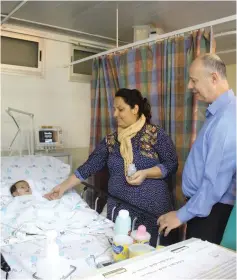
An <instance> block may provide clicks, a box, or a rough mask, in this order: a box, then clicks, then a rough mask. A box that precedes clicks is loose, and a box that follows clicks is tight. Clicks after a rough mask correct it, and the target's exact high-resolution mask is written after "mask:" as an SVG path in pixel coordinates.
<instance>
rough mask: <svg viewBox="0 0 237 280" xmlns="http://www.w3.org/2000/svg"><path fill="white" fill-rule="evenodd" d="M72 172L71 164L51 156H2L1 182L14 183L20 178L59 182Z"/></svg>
mask: <svg viewBox="0 0 237 280" xmlns="http://www.w3.org/2000/svg"><path fill="white" fill-rule="evenodd" d="M69 174H70V166H69V165H68V164H65V163H63V162H62V161H60V160H58V159H56V158H54V157H50V156H40V155H38V156H37V155H36V156H23V157H15V156H14V157H2V158H1V182H6V183H8V184H14V183H15V182H16V181H19V180H26V179H32V180H37V181H39V180H40V181H47V180H50V181H53V182H54V183H55V184H59V183H61V182H62V181H64V180H65V179H66V178H67V177H68V176H69Z"/></svg>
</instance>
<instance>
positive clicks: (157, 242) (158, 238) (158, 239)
mask: <svg viewBox="0 0 237 280" xmlns="http://www.w3.org/2000/svg"><path fill="white" fill-rule="evenodd" d="M160 236H161V233H159V232H158V236H157V241H156V248H157V247H158V246H159V245H160Z"/></svg>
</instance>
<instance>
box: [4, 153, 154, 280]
mask: <svg viewBox="0 0 237 280" xmlns="http://www.w3.org/2000/svg"><path fill="white" fill-rule="evenodd" d="M69 174H70V166H69V165H67V164H65V163H63V162H61V161H59V160H58V159H56V158H54V157H50V156H39V155H38V156H23V157H2V158H1V196H0V206H1V212H2V214H3V216H4V215H5V213H6V211H7V210H8V208H9V206H12V204H13V200H15V201H16V198H12V196H11V195H10V192H9V188H10V186H11V185H12V184H13V183H15V182H16V181H18V180H24V179H27V180H28V181H29V180H30V182H31V181H32V182H37V184H36V185H35V186H36V187H37V189H38V191H39V192H40V193H42V194H44V193H47V192H49V191H50V190H51V189H52V188H53V187H54V186H55V185H57V184H59V183H60V182H62V181H64V180H65V179H66V178H67V177H68V175H69ZM92 182H93V180H89V181H87V182H83V184H84V189H83V190H82V192H81V194H80V195H79V194H78V193H77V192H76V191H75V190H71V191H69V192H67V194H65V195H64V196H63V198H62V199H61V200H60V204H58V205H54V206H53V207H52V208H53V209H51V208H50V209H43V210H42V209H41V210H40V211H39V210H37V211H38V212H37V214H38V216H37V218H35V217H33V216H31V215H32V214H30V216H29V218H28V216H27V215H25V216H23V215H20V216H19V215H18V216H17V215H16V216H13V217H11V220H8V221H7V222H6V221H3V222H2V223H1V233H2V234H1V253H2V254H3V255H4V258H5V259H6V261H7V263H8V264H9V265H10V267H11V272H10V273H9V279H32V278H33V275H34V276H36V274H35V273H36V263H37V261H38V260H39V259H40V258H42V257H44V256H45V243H46V239H45V235H44V233H45V231H47V230H48V229H56V230H57V232H58V238H57V243H58V244H59V247H60V255H62V256H64V257H65V258H67V259H68V260H69V261H70V262H71V265H72V266H73V267H75V268H76V270H75V271H74V272H73V276H78V277H83V275H85V274H87V273H88V271H92V270H94V269H97V268H99V267H101V263H109V262H111V261H112V252H111V239H112V236H113V221H114V212H115V210H116V209H114V211H113V214H112V221H110V220H108V219H106V218H105V217H103V216H102V215H99V213H98V212H101V209H99V207H98V205H99V203H100V202H101V201H102V202H103V203H106V200H107V197H109V196H110V197H112V198H113V199H115V200H116V201H117V207H118V208H119V206H120V205H121V204H128V202H125V201H123V200H121V199H118V198H117V197H113V196H111V195H110V194H109V193H108V192H106V191H104V190H102V189H101V186H99V187H98V186H96V185H95V184H92ZM89 191H92V192H93V195H94V197H95V200H94V203H93V205H90V206H91V207H92V209H91V208H90V207H89V206H88V204H87V203H86V202H85V200H84V199H86V193H87V192H89ZM53 203H59V202H55V201H54V202H53ZM26 204H27V202H25V201H24V199H23V201H20V204H19V203H18V204H16V205H17V208H16V210H17V211H15V213H18V212H19V207H20V209H22V210H24V211H25V212H24V213H32V211H31V209H30V208H28V207H26V206H27V205H26ZM19 205H20V206H19ZM129 206H130V207H132V208H133V209H134V210H135V211H136V212H138V213H141V215H146V216H148V217H153V218H154V214H153V213H147V212H144V211H142V210H141V209H138V208H137V207H136V206H134V205H131V204H129ZM29 207H30V206H29ZM60 207H61V208H60ZM62 207H65V208H62ZM68 207H69V208H68ZM70 207H71V208H70ZM46 208H47V207H46ZM59 209H60V210H59ZM27 211H28V212H27ZM12 212H13V211H12ZM58 212H59V213H60V215H59V216H60V219H58V220H57V219H56V218H55V217H51V216H52V213H53V214H56V216H57V215H58ZM42 213H43V214H42ZM61 213H64V215H63V216H62V214H61ZM71 214H72V217H71ZM67 215H68V216H67ZM22 216H23V217H22ZM45 217H47V219H46V220H47V221H45ZM50 217H51V218H52V219H51V218H50ZM63 217H64V218H63ZM80 217H82V218H81V219H80ZM42 218H43V221H42V220H41V219H42ZM32 220H33V221H35V220H36V221H37V222H33V225H32ZM52 220H53V222H52ZM59 220H60V222H59V223H58V221H59ZM61 220H64V223H62V221H61ZM9 221H10V222H9ZM19 221H20V222H19ZM49 225H50V226H49ZM32 226H33V228H32ZM132 227H133V228H135V227H137V225H136V218H135V219H134V220H133V223H132ZM37 229H38V230H37ZM17 233H18V235H17ZM23 233H24V234H23ZM26 233H28V235H27V234H26ZM32 233H33V235H32ZM158 241H159V240H158ZM26 249H27V250H26ZM2 277H4V275H3V276H2ZM36 279H37V278H36Z"/></svg>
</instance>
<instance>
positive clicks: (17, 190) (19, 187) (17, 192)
mask: <svg viewBox="0 0 237 280" xmlns="http://www.w3.org/2000/svg"><path fill="white" fill-rule="evenodd" d="M10 192H11V195H12V196H14V197H16V196H23V195H32V188H31V186H30V185H29V183H28V182H27V181H25V180H20V181H17V182H16V183H15V184H13V185H12V186H11V187H10ZM33 194H36V195H37V196H38V197H39V195H40V194H39V193H38V192H37V193H36V192H35V191H34V193H33ZM40 196H41V195H40Z"/></svg>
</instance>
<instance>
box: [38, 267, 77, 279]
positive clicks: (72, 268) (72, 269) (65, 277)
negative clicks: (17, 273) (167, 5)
mask: <svg viewBox="0 0 237 280" xmlns="http://www.w3.org/2000/svg"><path fill="white" fill-rule="evenodd" d="M70 268H71V271H69V273H68V274H66V275H65V276H62V277H61V278H60V279H67V278H68V277H69V276H70V275H71V274H72V273H73V272H74V271H75V270H76V269H77V268H76V267H75V266H74V265H70ZM33 278H35V279H37V280H43V279H42V278H40V277H38V276H37V275H36V272H35V273H34V274H33Z"/></svg>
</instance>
